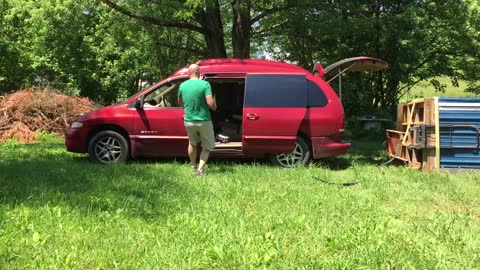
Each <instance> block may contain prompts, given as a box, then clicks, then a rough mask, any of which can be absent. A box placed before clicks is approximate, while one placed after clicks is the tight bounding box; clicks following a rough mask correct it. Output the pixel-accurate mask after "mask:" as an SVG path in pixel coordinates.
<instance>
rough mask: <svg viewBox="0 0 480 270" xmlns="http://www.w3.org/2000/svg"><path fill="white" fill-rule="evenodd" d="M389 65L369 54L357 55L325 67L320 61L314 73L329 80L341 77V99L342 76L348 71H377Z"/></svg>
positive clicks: (340, 88)
mask: <svg viewBox="0 0 480 270" xmlns="http://www.w3.org/2000/svg"><path fill="white" fill-rule="evenodd" d="M387 67H388V64H387V62H385V61H383V60H381V59H378V58H373V57H368V56H357V57H351V58H347V59H343V60H340V61H338V62H335V63H333V64H331V65H329V66H328V67H326V68H325V69H324V68H323V67H322V65H321V64H320V63H317V64H315V66H314V68H313V74H315V75H316V76H319V77H324V78H325V79H326V80H327V81H328V82H331V81H333V80H334V79H335V78H337V77H338V78H339V90H340V99H341V98H342V94H341V93H342V81H341V78H342V77H341V76H340V75H342V74H343V73H345V72H347V71H352V72H377V71H381V70H384V69H386V68H387Z"/></svg>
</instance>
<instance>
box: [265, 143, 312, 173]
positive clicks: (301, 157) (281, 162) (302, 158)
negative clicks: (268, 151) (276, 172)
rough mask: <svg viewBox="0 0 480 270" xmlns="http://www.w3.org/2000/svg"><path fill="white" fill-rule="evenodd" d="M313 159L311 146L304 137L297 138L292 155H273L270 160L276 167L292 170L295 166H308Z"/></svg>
mask: <svg viewBox="0 0 480 270" xmlns="http://www.w3.org/2000/svg"><path fill="white" fill-rule="evenodd" d="M310 158H311V151H310V146H309V145H308V143H307V141H306V140H305V139H304V138H302V137H297V141H296V142H295V148H294V149H293V151H292V152H291V153H282V154H272V155H270V160H271V162H272V163H273V164H274V165H277V166H280V167H284V168H292V167H295V166H300V165H306V164H307V163H308V162H309V161H310Z"/></svg>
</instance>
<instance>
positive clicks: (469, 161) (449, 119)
mask: <svg viewBox="0 0 480 270" xmlns="http://www.w3.org/2000/svg"><path fill="white" fill-rule="evenodd" d="M438 106H439V108H438V109H439V118H440V127H441V128H440V167H441V168H480V153H479V149H478V148H475V149H462V148H451V147H452V146H453V147H455V146H456V147H458V146H463V147H476V146H477V132H476V130H474V129H471V128H460V127H457V128H445V127H442V126H445V125H475V126H476V127H477V128H480V98H450V97H439V98H438Z"/></svg>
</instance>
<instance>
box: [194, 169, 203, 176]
mask: <svg viewBox="0 0 480 270" xmlns="http://www.w3.org/2000/svg"><path fill="white" fill-rule="evenodd" d="M195 175H196V176H204V175H205V170H197V171H196V172H195Z"/></svg>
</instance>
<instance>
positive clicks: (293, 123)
mask: <svg viewBox="0 0 480 270" xmlns="http://www.w3.org/2000/svg"><path fill="white" fill-rule="evenodd" d="M357 63H363V64H361V66H366V67H368V65H373V66H375V63H382V62H381V60H378V59H375V58H370V57H356V58H350V59H349V61H345V60H344V61H340V62H337V63H336V64H333V65H331V66H329V67H327V68H326V69H325V71H324V70H323V68H322V67H321V65H319V64H317V65H316V66H315V67H316V69H315V70H314V72H313V73H310V72H308V71H307V70H305V69H303V68H301V67H298V66H295V65H292V64H287V63H282V62H274V61H267V60H253V59H209V60H201V61H199V62H197V64H198V65H199V66H200V71H201V76H202V78H203V79H204V80H207V81H208V82H210V84H211V86H212V91H213V94H214V95H215V98H216V101H217V105H218V109H217V111H215V112H212V119H213V121H214V126H215V127H216V129H217V130H220V131H221V133H222V134H223V135H225V136H228V137H229V140H228V142H226V143H225V142H223V143H217V144H216V147H215V149H214V150H213V151H212V155H213V156H244V157H263V156H269V157H270V159H271V160H272V162H273V163H274V164H276V165H279V166H283V167H292V166H295V165H298V164H306V163H307V162H308V161H309V160H310V159H312V158H322V157H328V156H334V155H340V154H344V153H346V152H347V150H348V148H349V147H350V144H349V143H347V142H344V141H342V136H343V133H344V127H345V116H344V112H343V107H342V104H341V103H340V100H339V99H338V97H337V95H336V94H335V91H334V90H333V89H332V88H331V87H330V85H329V84H328V83H327V82H326V81H325V80H324V79H323V78H322V77H323V76H324V75H326V73H328V72H333V71H338V70H342V69H344V70H345V69H346V68H348V67H350V68H351V67H352V66H354V65H357ZM365 63H369V64H365ZM372 63H373V64H372ZM383 63H384V62H383ZM358 66H360V65H358ZM366 70H368V68H366ZM187 79H188V72H187V67H184V68H182V69H180V70H178V71H177V72H175V73H174V74H172V75H171V76H170V77H168V78H167V79H165V80H163V81H161V82H159V83H157V84H155V85H153V86H152V87H149V88H148V89H146V90H143V91H142V92H140V93H138V94H136V95H134V96H132V97H130V98H128V99H127V100H126V101H125V102H122V103H120V104H115V105H111V106H107V107H104V108H101V109H99V110H97V111H94V112H91V113H88V114H86V115H83V116H81V117H80V118H79V119H77V120H76V121H75V122H73V123H72V124H71V127H70V128H69V129H68V131H67V133H66V142H65V144H66V148H67V151H70V152H76V153H88V154H89V157H90V159H91V160H93V161H97V162H101V163H114V162H123V161H126V160H128V159H129V158H136V157H140V156H146V157H159V156H187V145H188V136H187V133H186V130H185V127H184V122H183V115H184V111H183V108H182V107H181V106H179V105H178V103H177V95H178V88H179V85H180V83H182V82H183V81H185V80H187Z"/></svg>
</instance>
